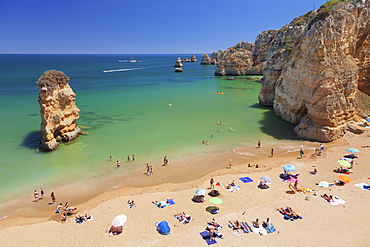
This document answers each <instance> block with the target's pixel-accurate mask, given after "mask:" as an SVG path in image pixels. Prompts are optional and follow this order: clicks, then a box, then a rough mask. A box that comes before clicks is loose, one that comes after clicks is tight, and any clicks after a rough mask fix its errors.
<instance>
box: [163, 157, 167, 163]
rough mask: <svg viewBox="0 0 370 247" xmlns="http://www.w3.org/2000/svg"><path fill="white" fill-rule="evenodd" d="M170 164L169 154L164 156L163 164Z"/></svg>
mask: <svg viewBox="0 0 370 247" xmlns="http://www.w3.org/2000/svg"><path fill="white" fill-rule="evenodd" d="M167 164H168V157H167V156H164V158H163V165H167Z"/></svg>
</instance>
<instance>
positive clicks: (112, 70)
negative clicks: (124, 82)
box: [103, 65, 168, 73]
mask: <svg viewBox="0 0 370 247" xmlns="http://www.w3.org/2000/svg"><path fill="white" fill-rule="evenodd" d="M167 66H168V65H159V66H150V67H139V68H131V69H109V70H103V72H104V73H111V72H122V71H130V70H140V69H153V68H160V67H167Z"/></svg>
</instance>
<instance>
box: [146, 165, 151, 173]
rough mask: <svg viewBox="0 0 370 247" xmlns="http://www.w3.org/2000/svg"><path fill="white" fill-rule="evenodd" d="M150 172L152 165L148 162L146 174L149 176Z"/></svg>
mask: <svg viewBox="0 0 370 247" xmlns="http://www.w3.org/2000/svg"><path fill="white" fill-rule="evenodd" d="M149 174H150V167H149V164H146V175H147V176H149Z"/></svg>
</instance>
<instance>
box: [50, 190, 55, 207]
mask: <svg viewBox="0 0 370 247" xmlns="http://www.w3.org/2000/svg"><path fill="white" fill-rule="evenodd" d="M50 197H51V201H52V202H53V204H55V194H54V192H51V195H50Z"/></svg>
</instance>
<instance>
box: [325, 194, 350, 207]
mask: <svg viewBox="0 0 370 247" xmlns="http://www.w3.org/2000/svg"><path fill="white" fill-rule="evenodd" d="M322 199H323V200H324V201H326V202H328V201H327V200H326V199H325V198H322ZM329 203H330V204H331V205H333V206H339V205H341V204H345V203H346V201H344V200H342V199H340V198H339V197H338V196H333V201H330V202H329Z"/></svg>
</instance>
